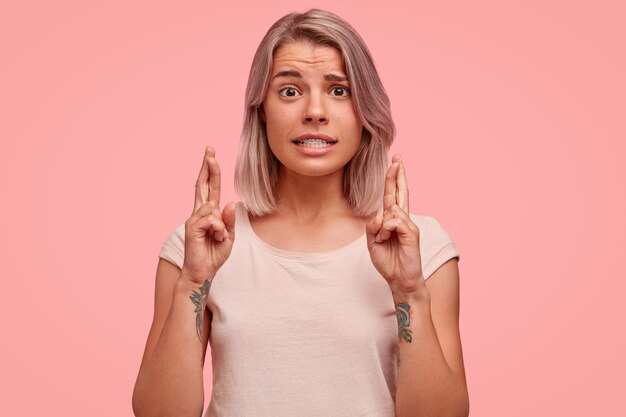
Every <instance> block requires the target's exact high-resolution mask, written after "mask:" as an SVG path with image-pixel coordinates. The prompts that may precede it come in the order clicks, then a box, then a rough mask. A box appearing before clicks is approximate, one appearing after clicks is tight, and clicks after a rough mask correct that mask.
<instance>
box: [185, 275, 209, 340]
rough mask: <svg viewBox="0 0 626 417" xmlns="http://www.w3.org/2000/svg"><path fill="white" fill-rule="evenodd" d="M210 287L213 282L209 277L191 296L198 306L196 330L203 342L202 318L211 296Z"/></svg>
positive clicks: (194, 303)
mask: <svg viewBox="0 0 626 417" xmlns="http://www.w3.org/2000/svg"><path fill="white" fill-rule="evenodd" d="M210 288H211V283H210V282H209V280H208V279H205V280H204V284H202V287H199V288H198V289H199V290H200V291H196V290H192V291H191V296H189V298H191V302H192V303H193V305H194V306H196V310H195V313H196V332H197V333H198V339H200V343H202V320H203V318H204V308H205V307H206V303H207V297H208V296H209V289H210Z"/></svg>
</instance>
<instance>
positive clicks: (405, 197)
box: [397, 154, 409, 213]
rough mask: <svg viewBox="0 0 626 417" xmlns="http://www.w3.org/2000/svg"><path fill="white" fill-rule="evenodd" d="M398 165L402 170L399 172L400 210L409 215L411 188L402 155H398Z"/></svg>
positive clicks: (398, 201)
mask: <svg viewBox="0 0 626 417" xmlns="http://www.w3.org/2000/svg"><path fill="white" fill-rule="evenodd" d="M397 160H398V163H399V164H400V168H399V171H398V200H397V203H398V205H399V206H400V208H401V209H402V210H404V211H406V212H407V213H409V187H408V185H407V181H406V174H405V172H404V163H402V158H401V157H400V154H398V155H397Z"/></svg>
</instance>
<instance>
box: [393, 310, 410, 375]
mask: <svg viewBox="0 0 626 417" xmlns="http://www.w3.org/2000/svg"><path fill="white" fill-rule="evenodd" d="M410 311H411V306H410V305H409V304H408V303H398V304H396V318H397V319H398V338H399V339H400V340H399V342H400V341H402V340H404V341H405V342H407V343H411V341H412V340H413V336H411V333H412V331H411V330H410V329H407V327H409V325H410V324H411V315H410V314H409V312H410ZM399 342H398V343H399ZM398 366H400V352H398Z"/></svg>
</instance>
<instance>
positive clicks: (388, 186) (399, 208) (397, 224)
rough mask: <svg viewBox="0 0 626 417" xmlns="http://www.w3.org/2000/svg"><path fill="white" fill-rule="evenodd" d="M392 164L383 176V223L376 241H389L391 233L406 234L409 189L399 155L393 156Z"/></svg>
mask: <svg viewBox="0 0 626 417" xmlns="http://www.w3.org/2000/svg"><path fill="white" fill-rule="evenodd" d="M391 162H392V164H391V166H390V167H389V170H388V171H387V175H386V176H385V192H384V195H383V222H382V225H381V228H380V231H379V232H378V234H377V235H376V241H377V242H382V241H384V240H387V239H389V237H390V236H391V232H392V231H396V232H399V233H408V232H409V231H410V229H411V228H410V226H409V225H407V224H406V222H407V221H409V222H410V218H409V188H408V186H407V181H406V174H405V172H404V166H403V164H402V159H401V158H400V155H394V156H393V158H392V160H391ZM410 223H412V222H410Z"/></svg>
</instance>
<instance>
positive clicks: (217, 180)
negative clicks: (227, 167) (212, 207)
mask: <svg viewBox="0 0 626 417" xmlns="http://www.w3.org/2000/svg"><path fill="white" fill-rule="evenodd" d="M220 186H221V173H220V166H219V164H218V163H217V159H215V154H214V155H213V156H212V157H210V158H209V200H211V201H215V202H216V203H217V206H218V207H219V205H220Z"/></svg>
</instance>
